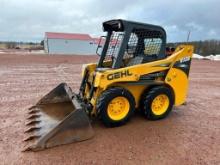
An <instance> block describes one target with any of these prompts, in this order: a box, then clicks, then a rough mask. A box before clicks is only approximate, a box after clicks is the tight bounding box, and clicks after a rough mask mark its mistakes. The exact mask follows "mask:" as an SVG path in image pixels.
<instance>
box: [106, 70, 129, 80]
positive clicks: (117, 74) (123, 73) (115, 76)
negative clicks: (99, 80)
mask: <svg viewBox="0 0 220 165" xmlns="http://www.w3.org/2000/svg"><path fill="white" fill-rule="evenodd" d="M127 76H132V73H130V72H129V70H125V71H121V72H115V73H112V74H109V75H108V76H107V79H108V80H114V79H118V78H122V77H127Z"/></svg>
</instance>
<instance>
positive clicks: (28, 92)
mask: <svg viewBox="0 0 220 165" xmlns="http://www.w3.org/2000/svg"><path fill="white" fill-rule="evenodd" d="M95 59H96V57H94V56H92V57H90V56H83V57H82V56H47V55H13V54H10V55H7V54H0V91H1V93H0V112H1V113H0V118H1V120H0V161H1V163H0V164H220V152H219V151H220V111H219V110H220V108H219V107H220V102H219V100H220V74H219V70H220V62H214V61H199V60H194V61H193V63H192V69H191V74H190V77H191V78H190V89H189V96H188V100H187V105H185V106H181V107H177V108H174V110H173V111H172V113H171V114H170V116H169V117H168V118H166V119H164V120H160V121H147V120H145V119H144V118H143V117H141V116H139V115H135V116H134V118H133V119H132V120H131V121H130V122H129V123H128V124H127V125H125V126H122V127H118V128H111V129H107V128H105V127H104V126H103V125H102V124H101V123H99V122H98V123H95V124H94V130H95V132H96V136H95V137H94V138H93V139H91V140H88V141H84V142H80V143H74V144H69V145H63V146H60V147H55V148H52V149H47V150H44V151H40V152H21V150H22V147H23V144H22V139H23V138H24V134H23V131H24V122H25V115H26V111H27V108H28V107H30V106H31V105H33V104H35V103H36V102H37V101H38V100H39V99H40V98H41V97H42V96H43V95H44V94H46V93H47V92H48V91H49V90H51V89H52V88H53V87H55V86H56V85H57V84H59V83H61V82H63V81H65V82H67V83H68V84H69V85H70V86H71V87H72V88H73V90H74V91H77V89H78V87H79V84H80V79H81V77H80V72H81V66H82V63H88V62H92V61H95Z"/></svg>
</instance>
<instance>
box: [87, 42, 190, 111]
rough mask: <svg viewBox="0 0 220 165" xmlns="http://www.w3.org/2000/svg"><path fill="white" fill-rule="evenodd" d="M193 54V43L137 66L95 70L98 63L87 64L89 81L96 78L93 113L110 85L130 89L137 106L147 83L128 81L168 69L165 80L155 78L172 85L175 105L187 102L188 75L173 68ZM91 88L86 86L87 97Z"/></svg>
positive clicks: (134, 80)
mask: <svg viewBox="0 0 220 165" xmlns="http://www.w3.org/2000/svg"><path fill="white" fill-rule="evenodd" d="M192 54H193V46H191V45H180V46H178V47H177V48H176V50H175V52H174V53H173V54H172V55H171V56H169V57H167V58H165V59H162V60H158V61H153V62H149V63H144V64H138V65H135V66H130V67H124V68H119V69H107V70H104V71H100V72H98V71H95V69H96V67H97V64H95V63H93V64H87V65H85V66H84V68H83V75H84V74H85V73H84V72H85V68H86V69H88V70H89V75H90V76H89V81H90V83H92V82H91V81H92V79H93V77H94V75H95V77H94V78H95V79H94V87H96V91H95V93H94V95H93V98H92V99H91V101H90V103H91V104H92V105H93V107H94V109H93V112H92V113H93V114H96V109H95V105H96V101H97V98H98V97H99V96H100V95H101V93H102V92H103V91H105V90H106V89H108V88H110V87H114V86H121V87H124V88H125V89H127V90H129V91H130V92H131V94H132V95H133V96H134V98H135V102H136V108H137V107H138V105H139V102H140V96H141V94H142V93H143V91H144V90H145V89H146V88H147V85H145V86H144V85H128V84H126V83H127V82H138V81H139V79H140V76H142V75H147V74H149V73H154V72H160V71H168V73H167V76H166V78H165V80H163V79H159V80H155V82H156V81H160V82H163V83H164V84H167V85H168V86H170V87H171V88H172V90H173V92H174V95H175V102H174V104H175V105H181V104H182V103H184V102H185V99H186V95H187V89H188V77H187V76H186V75H185V73H184V72H183V71H181V70H180V69H175V68H173V66H174V64H175V63H176V62H177V61H179V60H181V59H183V58H184V57H187V58H192ZM108 63H109V62H106V64H105V65H108ZM122 72H123V73H125V72H128V73H129V75H127V76H121V77H120V76H119V77H118V76H117V75H118V73H122ZM109 74H111V75H116V76H115V77H116V78H114V79H112V80H110V79H108V76H109ZM88 93H89V88H88V87H87V88H86V94H85V97H86V98H88V96H89V94H88Z"/></svg>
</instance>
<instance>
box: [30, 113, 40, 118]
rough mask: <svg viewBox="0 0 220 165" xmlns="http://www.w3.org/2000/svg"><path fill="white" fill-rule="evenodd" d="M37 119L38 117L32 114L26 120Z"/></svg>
mask: <svg viewBox="0 0 220 165" xmlns="http://www.w3.org/2000/svg"><path fill="white" fill-rule="evenodd" d="M39 117H40V115H37V114H32V115H30V116H28V118H27V119H36V118H39Z"/></svg>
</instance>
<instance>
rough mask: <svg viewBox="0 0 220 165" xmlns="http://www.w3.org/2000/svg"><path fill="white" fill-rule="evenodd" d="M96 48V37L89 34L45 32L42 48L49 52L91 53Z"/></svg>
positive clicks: (93, 52)
mask: <svg viewBox="0 0 220 165" xmlns="http://www.w3.org/2000/svg"><path fill="white" fill-rule="evenodd" d="M96 48H97V42H96V39H93V38H92V37H91V36H90V35H89V34H77V33H54V32H46V33H45V38H44V50H45V52H46V53H49V54H77V55H90V54H91V55H92V54H95V52H96Z"/></svg>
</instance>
